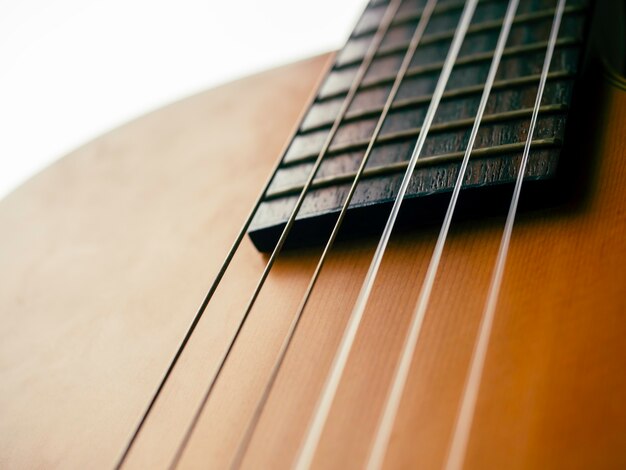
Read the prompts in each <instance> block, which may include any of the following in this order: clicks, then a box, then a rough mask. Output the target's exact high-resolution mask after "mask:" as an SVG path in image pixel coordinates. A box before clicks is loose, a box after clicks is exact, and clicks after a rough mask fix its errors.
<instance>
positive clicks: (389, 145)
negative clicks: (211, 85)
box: [0, 0, 626, 470]
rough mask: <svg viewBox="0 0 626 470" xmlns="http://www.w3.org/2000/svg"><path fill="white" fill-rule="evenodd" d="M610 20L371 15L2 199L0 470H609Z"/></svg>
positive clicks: (622, 327) (619, 310)
mask: <svg viewBox="0 0 626 470" xmlns="http://www.w3.org/2000/svg"><path fill="white" fill-rule="evenodd" d="M623 7H624V4H623V2H620V1H617V0H609V1H597V2H593V1H591V0H465V1H461V0H388V1H387V0H372V1H371V2H370V3H369V4H368V5H367V7H366V9H365V11H364V13H363V15H362V16H361V19H360V20H359V22H358V24H357V25H356V27H355V29H354V31H353V33H352V34H351V36H350V38H349V40H348V42H347V44H346V45H345V47H344V48H343V49H342V50H341V51H339V52H338V53H337V54H329V55H324V56H321V57H315V58H312V59H308V60H304V61H302V62H299V63H296V64H293V65H288V66H285V67H282V68H279V69H276V70H272V71H269V72H265V73H261V74H259V75H256V76H253V77H250V78H245V79H242V80H239V81H237V82H234V83H231V84H227V85H224V86H221V87H219V88H216V89H213V90H209V91H207V92H205V93H202V94H200V95H198V96H194V97H192V98H189V99H186V100H183V101H181V102H178V103H176V104H173V105H171V106H168V107H166V108H164V109H162V110H159V111H157V112H154V113H151V114H149V115H147V116H145V117H143V118H141V119H138V120H136V121H134V122H131V123H129V124H127V125H125V126H123V127H121V128H119V129H117V130H114V131H112V132H110V133H108V134H106V135H104V136H102V137H100V138H98V139H96V140H95V141H93V142H91V143H89V144H88V145H85V146H84V147H82V148H80V149H78V150H76V151H75V152H73V153H72V154H70V155H68V156H67V157H66V158H64V159H62V160H60V161H58V162H57V163H55V164H54V165H52V166H51V167H50V168H48V169H46V170H45V171H43V172H42V173H41V174H39V175H37V176H36V177H34V178H33V179H32V180H30V181H29V182H28V183H27V184H25V185H24V186H22V187H21V188H19V189H18V190H16V191H15V192H14V193H12V194H11V195H9V196H8V197H6V198H5V199H4V200H3V201H2V203H1V204H0V227H1V230H0V314H1V315H2V317H1V323H0V324H1V327H0V332H1V333H0V334H1V337H0V351H1V353H0V354H1V355H0V364H1V371H2V372H1V376H0V410H1V415H0V417H1V419H0V436H1V437H0V466H1V467H2V468H81V469H83V468H90V469H91V468H123V469H135V468H142V469H143V468H146V469H148V468H149V469H160V468H163V469H167V468H210V469H229V468H231V469H239V468H246V469H259V468H267V469H282V468H295V469H308V468H324V469H326V468H331V469H332V468H336V469H344V468H367V469H379V468H385V469H387V468H389V469H396V468H398V469H404V468H420V469H422V468H423V469H439V468H445V469H450V470H453V469H460V468H472V469H483V468H486V469H543V468H546V469H555V468H563V469H576V468H581V469H599V468H625V467H626V400H625V397H626V371H625V367H626V150H625V149H626V93H624V91H623V90H624V89H625V86H624V80H623V79H621V78H620V76H619V74H618V73H617V72H615V71H616V70H618V69H619V68H620V67H621V66H622V65H623V59H626V54H624V51H623V48H622V50H621V51H620V46H623V45H624V42H623V37H622V38H620V37H619V34H618V32H619V31H618V29H619V27H620V26H621V27H623V23H621V20H622V19H623V16H621V15H622V14H623ZM620 23H621V25H620ZM603 38H604V39H607V38H608V39H607V41H608V42H607V43H606V44H608V45H606V44H605V45H604V46H601V47H600V48H599V49H598V47H597V44H600V42H598V41H599V40H600V41H601V40H602V39H603ZM286 40H288V38H286ZM611 45H612V46H614V47H613V48H612V49H611V47H609V46H611ZM598 50H599V51H600V54H598ZM610 70H613V72H611V71H610ZM307 97H308V98H307ZM285 142H286V144H285ZM281 149H282V150H281Z"/></svg>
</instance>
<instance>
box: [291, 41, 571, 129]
mask: <svg viewBox="0 0 626 470" xmlns="http://www.w3.org/2000/svg"><path fill="white" fill-rule="evenodd" d="M580 44H581V41H580V40H579V39H577V38H562V39H559V40H558V41H557V47H569V46H577V45H580ZM546 47H548V42H547V41H540V42H536V43H532V44H526V45H522V46H513V47H509V48H506V49H505V50H504V53H503V56H505V57H514V56H517V55H524V54H528V53H530V52H537V51H542V50H545V49H546ZM492 55H493V52H492V51H487V52H479V53H475V54H471V55H467V56H464V57H461V58H459V60H457V62H456V63H457V65H472V64H474V63H479V62H488V61H489V60H491V58H492ZM442 67H443V61H440V62H434V63H432V64H427V65H420V66H417V67H413V68H411V69H410V70H409V73H407V77H408V76H411V77H414V76H419V75H422V74H426V73H432V72H437V71H438V70H441V68H442ZM409 74H410V75H409ZM535 76H537V77H539V74H536V75H535ZM496 83H497V82H496ZM477 87H478V88H480V90H481V91H482V89H483V87H482V85H478V86H477ZM392 109H396V107H395V106H394V107H392ZM361 116H362V113H358V112H357V113H355V112H352V113H348V114H347V115H346V118H345V119H344V120H343V122H344V123H348V122H353V121H355V120H358V119H359V118H360V117H361ZM332 122H333V121H332V120H328V121H325V122H321V123H319V124H316V125H315V126H309V127H306V128H301V129H300V135H307V134H310V133H312V132H316V131H320V130H324V129H327V128H328V127H329V126H330V125H332Z"/></svg>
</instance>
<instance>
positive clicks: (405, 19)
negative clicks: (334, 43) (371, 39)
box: [350, 0, 498, 49]
mask: <svg viewBox="0 0 626 470" xmlns="http://www.w3.org/2000/svg"><path fill="white" fill-rule="evenodd" d="M485 1H498V0H485ZM464 5H465V0H461V1H459V2H457V3H450V4H447V5H437V6H436V7H435V10H434V11H433V15H439V14H441V13H449V12H451V11H454V10H461V9H462V8H463V6H464ZM423 12H424V8H422V9H421V10H418V11H416V12H415V13H407V14H405V15H403V16H401V17H396V18H394V20H393V21H392V22H391V26H390V27H393V26H401V25H403V24H406V23H412V22H414V21H419V20H420V19H421V17H422V14H423ZM373 32H374V30H372V29H370V30H364V31H361V32H359V33H356V34H354V33H353V34H351V35H350V39H358V38H361V37H363V36H368V35H370V34H372V33H373ZM406 47H408V43H407V44H406ZM406 47H405V49H406Z"/></svg>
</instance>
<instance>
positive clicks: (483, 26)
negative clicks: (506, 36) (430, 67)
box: [335, 5, 586, 86]
mask: <svg viewBox="0 0 626 470" xmlns="http://www.w3.org/2000/svg"><path fill="white" fill-rule="evenodd" d="M585 11H586V7H585V6H583V5H576V6H571V7H568V8H567V9H566V11H565V13H566V14H577V13H583V12H585ZM552 16H553V11H552V9H551V8H548V9H545V10H541V11H537V12H532V13H524V14H522V15H519V16H517V18H516V19H515V22H514V24H515V25H520V24H524V23H533V22H536V21H541V20H543V19H549V18H552ZM501 24H502V20H500V19H498V20H487V21H484V22H482V23H479V24H477V25H474V26H471V27H470V29H469V30H468V32H467V34H468V36H469V35H474V34H480V33H484V32H487V31H491V30H496V29H498V28H499V26H500V25H501ZM453 35H454V31H452V30H450V31H443V32H439V33H433V34H430V35H428V36H425V37H424V40H423V42H422V45H429V44H435V43H437V42H441V41H447V40H448V39H450V38H452V36H453ZM407 45H408V44H407V43H404V44H398V45H395V46H387V47H385V48H381V49H380V50H379V52H378V53H377V54H376V59H381V58H383V57H389V56H392V55H395V54H398V53H401V52H403V51H404V50H406V48H407ZM360 60H361V59H360V58H356V59H353V60H349V61H345V62H342V63H341V64H339V65H337V66H335V70H342V69H346V68H349V67H353V66H354V65H357V64H358V63H359V61H360ZM364 86H369V82H366V83H365V84H364Z"/></svg>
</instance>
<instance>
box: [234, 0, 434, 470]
mask: <svg viewBox="0 0 626 470" xmlns="http://www.w3.org/2000/svg"><path fill="white" fill-rule="evenodd" d="M436 3H437V1H436V0H429V2H428V3H427V4H426V6H425V7H424V9H423V11H422V15H421V17H420V21H419V23H418V24H417V26H416V28H415V31H414V33H413V35H412V37H411V41H410V42H409V47H408V48H407V51H406V53H405V55H404V58H403V59H402V63H401V65H400V68H399V69H398V72H397V75H396V79H395V81H394V83H393V85H392V88H391V90H390V92H389V95H388V96H387V99H386V101H385V105H384V106H383V108H382V112H381V114H380V116H379V118H378V122H377V123H376V127H375V128H374V131H373V132H372V135H371V137H370V139H369V144H368V146H367V149H366V151H365V154H364V155H363V157H362V159H361V163H360V164H359V168H358V170H357V172H356V174H355V177H354V179H353V181H352V185H351V187H350V190H349V191H348V193H347V196H346V198H345V200H344V202H343V205H342V207H341V211H340V212H339V216H338V218H337V220H336V222H335V225H334V227H333V230H332V232H331V234H330V237H329V239H328V241H327V243H326V246H325V247H324V251H323V252H322V255H321V257H320V259H319V261H318V264H317V266H316V268H315V271H314V273H313V276H312V277H311V279H310V281H309V284H308V286H307V289H306V291H305V293H304V296H303V298H302V300H301V302H300V305H299V306H298V309H297V311H296V314H295V316H294V318H293V320H292V321H291V324H290V325H289V329H288V330H287V334H286V335H285V339H284V340H283V343H282V344H281V347H280V350H279V352H278V354H277V357H276V360H275V362H274V365H273V366H272V370H271V372H270V375H269V378H268V380H267V382H266V384H265V386H264V388H263V393H262V395H261V397H260V398H259V400H258V401H257V404H256V406H255V409H254V412H253V414H252V417H251V418H250V420H249V422H248V425H247V427H246V430H245V432H244V434H243V437H242V439H241V440H240V442H239V445H238V446H237V451H236V452H235V456H234V458H233V461H232V463H231V465H230V468H231V469H235V468H239V467H240V466H241V464H242V462H243V458H244V456H245V452H246V450H247V448H248V445H249V444H250V440H251V439H252V435H253V433H254V430H255V428H256V425H257V424H258V421H259V419H260V417H261V414H262V412H263V408H264V407H265V404H266V402H267V400H268V398H269V395H270V393H271V390H272V387H273V385H274V382H275V380H276V377H277V376H278V372H279V371H280V368H281V366H282V364H283V361H284V359H285V357H286V355H287V351H288V349H289V346H290V345H291V342H292V340H293V337H294V335H295V332H296V329H297V327H298V324H299V323H300V319H301V318H302V315H303V313H304V310H305V308H306V306H307V304H308V301H309V299H310V297H311V294H312V292H313V289H314V287H315V285H316V283H317V280H318V278H319V274H320V272H321V270H322V268H323V266H324V263H325V261H326V259H327V257H328V254H329V253H330V251H331V249H332V247H333V244H334V242H335V240H336V238H337V235H338V233H339V229H340V228H341V226H342V223H343V220H344V218H345V215H346V213H347V211H348V207H349V206H350V202H351V201H352V198H353V196H354V193H355V191H356V188H357V186H358V184H359V182H360V180H361V176H362V175H363V172H364V171H365V167H366V165H367V162H368V161H369V158H370V156H371V152H372V150H373V149H374V145H375V143H376V139H377V137H378V135H379V134H380V132H381V130H382V127H383V124H384V122H385V119H386V117H387V115H388V113H389V111H390V110H391V107H392V104H393V101H394V99H395V97H396V95H397V93H398V91H399V89H400V85H401V84H402V81H403V79H404V77H405V75H406V72H407V71H408V70H409V67H410V65H411V61H412V60H413V57H414V55H415V51H416V49H417V47H418V45H419V43H420V40H421V38H422V36H423V34H424V31H425V29H426V25H427V24H428V22H429V20H430V17H431V15H432V13H433V10H434V8H435V5H436Z"/></svg>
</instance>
